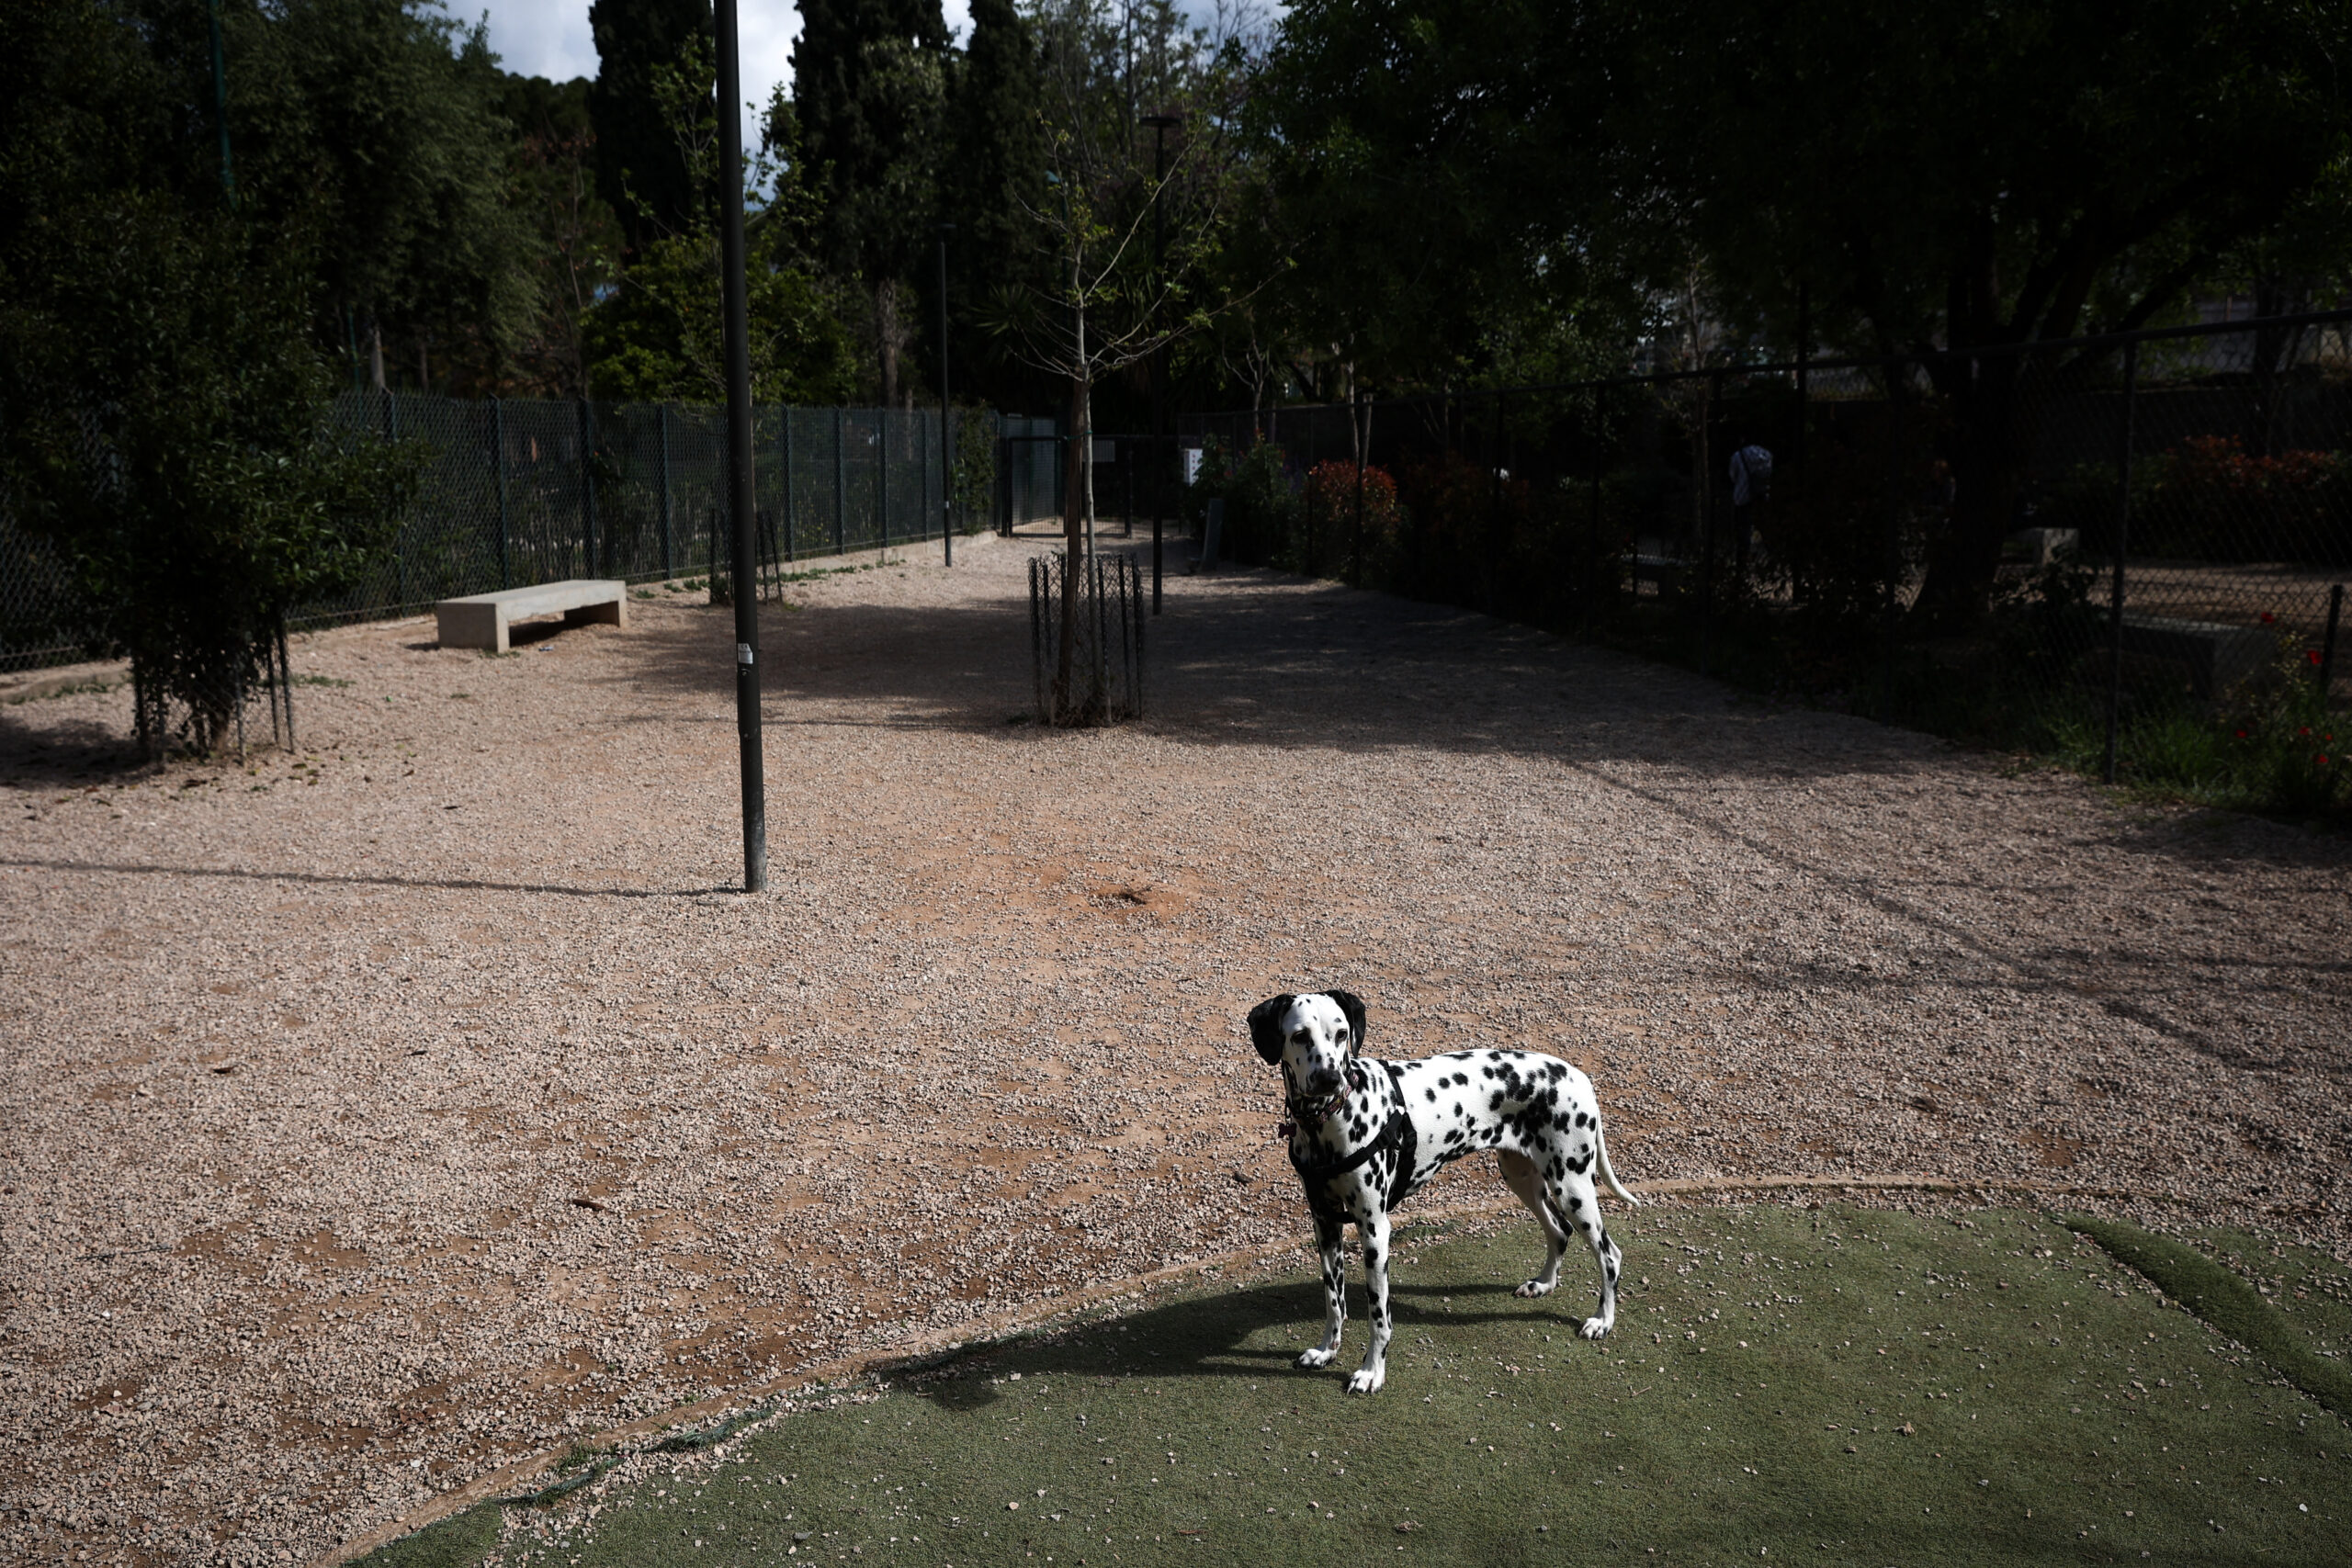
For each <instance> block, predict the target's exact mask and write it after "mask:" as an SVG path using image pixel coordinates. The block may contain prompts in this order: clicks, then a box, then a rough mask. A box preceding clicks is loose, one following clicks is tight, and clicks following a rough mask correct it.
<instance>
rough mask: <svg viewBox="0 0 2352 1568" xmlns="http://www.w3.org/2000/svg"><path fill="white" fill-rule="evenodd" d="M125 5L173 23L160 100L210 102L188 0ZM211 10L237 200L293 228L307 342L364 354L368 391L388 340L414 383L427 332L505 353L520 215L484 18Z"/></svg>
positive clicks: (516, 334)
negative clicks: (311, 300) (311, 327)
mask: <svg viewBox="0 0 2352 1568" xmlns="http://www.w3.org/2000/svg"><path fill="white" fill-rule="evenodd" d="M125 8H126V9H130V8H140V9H147V10H150V11H152V12H153V14H154V15H155V16H156V17H158V18H159V20H160V21H162V22H163V24H164V26H166V27H167V28H169V29H170V31H171V35H172V36H173V38H174V39H175V49H174V53H173V70H174V73H175V95H176V96H180V97H181V98H182V100H183V101H186V102H188V103H191V104H202V105H209V102H210V100H211V80H210V58H209V51H207V50H206V49H205V48H204V47H203V43H204V36H205V35H204V25H205V24H204V13H205V5H204V3H203V0H133V5H132V6H126V7H125ZM224 11H225V12H226V16H225V17H224V22H225V32H226V54H227V61H228V84H229V120H230V135H231V141H232V145H233V149H234V157H235V163H236V177H237V191H238V201H239V211H240V213H241V214H243V216H244V217H245V218H247V219H248V220H251V221H253V222H255V223H258V224H261V225H264V226H266V227H270V228H275V229H277V230H280V231H284V232H286V233H288V235H292V234H294V233H296V232H297V231H299V233H300V242H299V243H300V244H301V245H302V247H303V249H304V250H305V252H306V253H307V254H309V256H310V257H311V265H312V266H313V268H314V272H315V276H316V277H317V281H318V285H319V288H318V289H317V291H316V295H315V299H316V303H317V306H318V309H319V319H318V323H317V326H318V333H319V337H320V341H321V342H322V344H334V345H335V346H336V347H339V348H343V349H345V351H346V352H347V353H351V354H353V355H355V356H356V357H359V356H364V358H365V361H366V363H367V365H368V373H369V378H370V379H372V380H374V381H375V382H376V383H377V384H378V385H382V384H384V382H385V378H386V376H387V374H388V372H387V369H386V365H385V355H386V352H387V346H388V344H389V346H390V352H391V354H392V355H393V356H394V361H395V365H394V368H395V369H397V367H398V365H399V364H400V363H402V362H404V363H406V364H409V365H413V366H414V367H416V373H417V378H418V382H419V385H420V386H423V385H427V384H429V383H430V382H431V381H432V380H433V371H432V355H433V353H434V349H435V344H441V345H443V346H444V347H445V348H446V347H447V346H449V345H458V346H459V347H461V348H465V349H467V350H469V352H471V353H472V354H474V355H477V356H479V357H488V358H491V359H492V360H495V359H499V358H503V356H505V355H509V354H511V353H513V352H515V350H516V349H518V348H519V347H520V346H521V344H523V342H524V341H525V340H526V337H527V335H528V333H529V331H530V326H531V322H532V320H533V318H534V316H535V315H536V313H537V303H538V293H537V287H536V279H535V277H534V268H533V266H532V265H531V254H532V250H533V245H532V240H531V235H530V230H529V225H528V224H527V223H526V221H525V220H524V219H523V217H522V215H521V214H520V213H519V212H518V211H517V210H516V209H515V206H514V204H513V202H512V201H511V199H510V197H511V191H512V180H513V170H514V164H515V132H514V128H513V126H512V125H511V124H510V123H509V122H508V121H507V119H506V118H505V117H504V116H503V114H502V113H501V104H502V99H503V96H504V91H505V76H504V73H502V72H501V71H499V70H498V68H497V62H496V58H495V57H494V56H493V55H492V53H491V52H490V47H489V43H488V39H487V37H486V35H485V34H484V32H483V30H482V28H481V26H480V25H477V26H475V27H473V28H458V26H457V24H455V23H454V22H452V21H451V20H450V19H449V18H448V17H447V15H446V14H445V13H444V12H443V10H442V8H441V6H440V3H439V0H274V3H273V4H271V5H269V6H266V7H264V6H257V5H254V4H253V3H252V0H232V3H231V4H230V5H229V6H224ZM203 119H204V120H205V121H208V122H209V112H206V113H205V114H204V115H203ZM189 140H190V143H191V145H193V143H194V142H195V141H196V140H197V139H193V138H191V139H189ZM210 150H211V149H210V144H209V143H207V144H206V145H205V147H204V149H203V152H210ZM198 160H199V163H200V162H201V154H198ZM195 172H196V171H194V170H191V171H190V173H191V174H193V173H195Z"/></svg>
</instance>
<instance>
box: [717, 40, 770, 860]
mask: <svg viewBox="0 0 2352 1568" xmlns="http://www.w3.org/2000/svg"><path fill="white" fill-rule="evenodd" d="M735 5H736V0H717V4H716V5H714V6H712V8H711V9H712V17H711V19H712V21H713V22H714V23H715V24H716V26H717V30H718V194H719V227H718V263H719V281H720V293H721V297H722V298H721V307H720V310H721V321H720V330H721V332H722V333H723V334H724V336H725V339H726V361H727V503H728V508H729V512H730V513H731V516H732V521H733V523H734V525H735V526H734V530H733V532H734V536H735V538H734V549H733V552H732V560H731V562H730V564H729V574H730V576H731V577H732V579H733V581H732V582H731V583H730V584H729V587H730V588H731V589H732V591H733V597H734V600H735V739H736V744H737V748H738V750H739V751H740V753H741V769H742V784H743V891H744V892H746V893H763V892H765V891H766V890H767V886H768V807H767V784H766V781H765V779H764V777H763V768H762V758H761V740H760V665H759V658H760V601H759V594H758V589H757V585H756V584H755V583H754V582H753V581H752V573H753V572H754V570H756V567H755V557H754V550H755V548H756V541H755V540H754V538H753V536H752V529H753V527H754V526H756V519H755V518H754V517H753V515H752V505H753V491H752V321H751V316H752V311H751V300H750V296H749V294H748V292H747V290H746V288H745V285H744V280H743V55H742V49H741V42H740V39H739V36H738V32H737V28H736V22H735Z"/></svg>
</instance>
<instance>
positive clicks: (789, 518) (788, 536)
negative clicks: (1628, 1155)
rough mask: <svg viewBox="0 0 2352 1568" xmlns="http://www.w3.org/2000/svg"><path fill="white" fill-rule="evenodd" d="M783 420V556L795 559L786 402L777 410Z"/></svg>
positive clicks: (789, 416) (795, 521) (789, 415)
mask: <svg viewBox="0 0 2352 1568" xmlns="http://www.w3.org/2000/svg"><path fill="white" fill-rule="evenodd" d="M777 414H778V417H779V418H781V419H782V420H783V421H784V558H785V559H786V560H788V561H789V560H797V559H798V557H797V556H796V555H795V554H794V553H793V543H792V536H793V533H794V531H795V529H796V528H797V525H798V524H799V515H798V513H797V511H796V510H795V509H794V506H793V498H792V405H791V404H789V403H786V405H785V406H784V407H783V408H782V409H780V410H778V411H777Z"/></svg>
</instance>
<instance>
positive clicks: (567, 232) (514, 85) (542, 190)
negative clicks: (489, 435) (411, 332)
mask: <svg viewBox="0 0 2352 1568" xmlns="http://www.w3.org/2000/svg"><path fill="white" fill-rule="evenodd" d="M588 93H589V83H588V80H587V78H585V77H574V78H573V79H572V80H571V81H569V82H550V81H548V80H547V78H545V77H543V76H515V75H510V76H508V77H507V78H506V81H505V93H504V96H503V99H502V100H501V102H500V105H499V108H500V112H501V113H502V114H503V116H504V117H505V118H506V119H507V120H508V122H509V123H511V124H512V125H513V126H514V127H515V138H516V141H515V167H514V174H513V180H514V192H515V194H514V204H515V209H516V210H517V213H518V215H519V216H520V217H521V218H522V220H524V222H525V223H526V226H527V229H528V231H529V235H530V239H531V242H532V243H531V249H530V266H531V270H532V274H533V283H534V288H533V289H532V298H533V299H534V301H535V304H536V307H537V309H536V310H535V312H534V315H533V318H532V321H531V324H530V326H529V329H528V330H527V331H526V333H524V334H522V341H521V343H520V344H518V345H516V346H515V348H513V349H512V350H511V352H509V353H508V354H507V355H504V356H503V359H502V358H501V356H498V355H494V354H492V352H489V351H490V349H491V347H492V345H489V344H482V345H481V346H480V347H479V348H478V349H477V352H476V355H475V359H474V363H473V365H472V366H470V367H468V369H469V371H470V373H469V374H465V373H461V375H460V377H459V378H458V379H459V384H460V385H461V386H462V387H463V388H464V389H466V390H468V391H470V392H473V393H476V394H480V393H481V392H491V391H495V392H503V393H505V394H507V395H510V396H512V395H516V394H520V395H524V396H533V395H536V396H540V397H554V398H584V397H586V396H587V395H588V391H589V387H588V352H587V342H586V337H585V321H586V318H587V313H588V310H589V308H590V306H592V305H593V304H594V303H595V301H596V299H598V297H599V296H600V295H602V294H603V293H604V292H605V290H606V289H608V288H611V287H612V286H613V285H614V284H615V282H616V280H617V279H618V277H619V276H620V260H621V257H620V251H621V232H620V220H619V218H618V216H617V215H616V214H615V212H614V211H613V209H612V208H611V207H610V206H609V205H608V204H607V203H606V202H605V198H604V197H602V196H601V195H599V194H598V192H597V188H596V134H595V130H594V126H593V124H592V122H591V120H590V118H589V114H588ZM459 363H460V364H461V365H462V364H463V363H464V362H463V361H460V362H459Z"/></svg>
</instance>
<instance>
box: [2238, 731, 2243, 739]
mask: <svg viewBox="0 0 2352 1568" xmlns="http://www.w3.org/2000/svg"><path fill="white" fill-rule="evenodd" d="M2238 739H2241V740H2243V739H2245V730H2243V729H2241V730H2239V731H2238Z"/></svg>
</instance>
